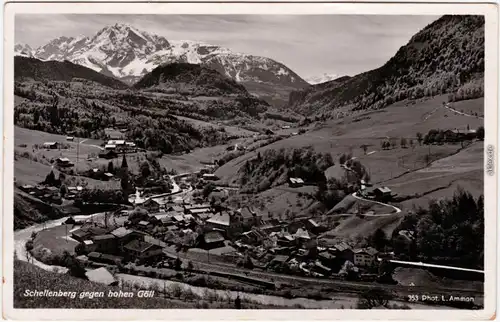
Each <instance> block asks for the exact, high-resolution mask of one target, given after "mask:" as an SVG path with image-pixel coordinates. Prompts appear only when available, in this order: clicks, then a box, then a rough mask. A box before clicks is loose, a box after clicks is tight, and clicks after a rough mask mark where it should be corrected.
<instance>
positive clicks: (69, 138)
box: [66, 136, 75, 142]
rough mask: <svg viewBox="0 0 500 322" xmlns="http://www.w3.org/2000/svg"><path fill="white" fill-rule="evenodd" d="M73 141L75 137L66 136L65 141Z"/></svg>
mask: <svg viewBox="0 0 500 322" xmlns="http://www.w3.org/2000/svg"><path fill="white" fill-rule="evenodd" d="M74 140H75V137H74V136H67V137H66V141H71V142H73V141H74Z"/></svg>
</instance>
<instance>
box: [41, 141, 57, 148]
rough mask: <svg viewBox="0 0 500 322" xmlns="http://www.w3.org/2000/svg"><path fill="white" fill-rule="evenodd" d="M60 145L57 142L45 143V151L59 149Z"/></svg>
mask: <svg viewBox="0 0 500 322" xmlns="http://www.w3.org/2000/svg"><path fill="white" fill-rule="evenodd" d="M58 146H59V144H58V143H57V142H45V143H44V144H43V148H44V149H57V147H58Z"/></svg>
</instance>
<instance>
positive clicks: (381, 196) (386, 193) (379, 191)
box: [373, 187, 392, 200]
mask: <svg viewBox="0 0 500 322" xmlns="http://www.w3.org/2000/svg"><path fill="white" fill-rule="evenodd" d="M373 195H374V196H375V199H377V200H388V199H390V198H391V196H392V192H391V189H389V188H387V187H378V188H375V189H373Z"/></svg>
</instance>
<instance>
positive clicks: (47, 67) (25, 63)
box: [14, 56, 128, 89]
mask: <svg viewBox="0 0 500 322" xmlns="http://www.w3.org/2000/svg"><path fill="white" fill-rule="evenodd" d="M14 75H15V79H16V81H22V80H25V79H33V80H36V81H49V80H50V81H71V80H72V79H74V78H81V79H86V80H90V81H93V82H96V83H99V84H101V85H104V86H107V87H111V88H116V89H124V88H127V87H128V86H127V85H125V84H124V83H122V82H121V81H119V80H117V79H114V78H112V77H108V76H105V75H103V74H100V73H98V72H96V71H93V70H92V69H89V68H86V67H83V66H80V65H77V64H73V63H71V62H69V61H64V62H58V61H45V62H44V61H41V60H38V59H35V58H29V57H22V56H16V57H14Z"/></svg>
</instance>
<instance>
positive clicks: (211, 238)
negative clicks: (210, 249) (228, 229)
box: [203, 231, 224, 244]
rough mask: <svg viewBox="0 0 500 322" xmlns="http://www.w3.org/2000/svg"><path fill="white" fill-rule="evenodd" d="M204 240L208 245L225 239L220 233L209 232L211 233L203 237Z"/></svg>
mask: <svg viewBox="0 0 500 322" xmlns="http://www.w3.org/2000/svg"><path fill="white" fill-rule="evenodd" d="M203 239H204V241H205V243H207V244H210V243H217V242H221V241H224V237H223V236H222V234H221V233H220V232H218V231H209V232H207V233H205V235H204V236H203Z"/></svg>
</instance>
